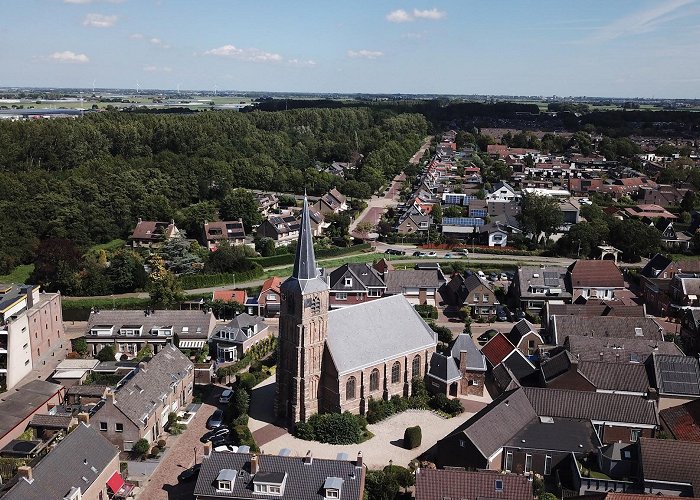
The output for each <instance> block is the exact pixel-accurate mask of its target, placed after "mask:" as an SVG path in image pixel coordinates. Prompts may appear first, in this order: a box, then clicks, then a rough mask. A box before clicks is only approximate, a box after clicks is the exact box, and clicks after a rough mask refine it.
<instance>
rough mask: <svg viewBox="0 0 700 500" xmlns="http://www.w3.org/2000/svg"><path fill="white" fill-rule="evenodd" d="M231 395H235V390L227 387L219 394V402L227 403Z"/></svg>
mask: <svg viewBox="0 0 700 500" xmlns="http://www.w3.org/2000/svg"><path fill="white" fill-rule="evenodd" d="M231 396H233V391H232V390H231V389H226V390H225V391H224V392H222V393H221V396H219V403H221V404H224V405H227V404H229V402H230V401H231Z"/></svg>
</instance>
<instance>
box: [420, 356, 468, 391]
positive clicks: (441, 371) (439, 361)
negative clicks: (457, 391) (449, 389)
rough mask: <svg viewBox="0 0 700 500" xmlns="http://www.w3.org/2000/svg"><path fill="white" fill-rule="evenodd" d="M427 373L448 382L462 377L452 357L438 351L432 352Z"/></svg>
mask: <svg viewBox="0 0 700 500" xmlns="http://www.w3.org/2000/svg"><path fill="white" fill-rule="evenodd" d="M428 375H430V376H431V377H433V378H436V379H438V380H441V381H443V382H445V383H448V384H449V383H452V382H454V381H456V380H459V379H461V378H462V375H461V374H460V373H459V369H458V368H457V363H455V360H454V358H453V357H451V356H445V355H444V354H440V353H439V352H434V353H433V355H432V356H431V357H430V368H428Z"/></svg>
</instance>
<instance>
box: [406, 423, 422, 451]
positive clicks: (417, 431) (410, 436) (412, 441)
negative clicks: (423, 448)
mask: <svg viewBox="0 0 700 500" xmlns="http://www.w3.org/2000/svg"><path fill="white" fill-rule="evenodd" d="M421 436H422V433H421V428H420V426H419V425H416V426H415V427H406V430H405V431H404V433H403V445H404V447H405V448H406V449H407V450H412V449H414V448H418V447H419V446H420V443H421Z"/></svg>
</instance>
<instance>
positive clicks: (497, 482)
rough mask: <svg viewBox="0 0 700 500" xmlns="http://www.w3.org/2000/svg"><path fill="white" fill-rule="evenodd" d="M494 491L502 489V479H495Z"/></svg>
mask: <svg viewBox="0 0 700 500" xmlns="http://www.w3.org/2000/svg"><path fill="white" fill-rule="evenodd" d="M496 491H503V479H496Z"/></svg>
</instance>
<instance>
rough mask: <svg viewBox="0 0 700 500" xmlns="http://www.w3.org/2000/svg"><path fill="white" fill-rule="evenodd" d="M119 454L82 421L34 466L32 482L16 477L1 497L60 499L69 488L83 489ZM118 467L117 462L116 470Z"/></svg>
mask: <svg viewBox="0 0 700 500" xmlns="http://www.w3.org/2000/svg"><path fill="white" fill-rule="evenodd" d="M118 454H119V450H118V449H117V448H116V447H115V446H114V445H113V444H112V443H110V442H109V441H108V440H107V439H106V438H105V437H103V436H102V435H101V434H100V433H99V432H98V431H97V430H95V429H94V428H93V427H90V426H86V425H85V424H82V423H81V424H80V425H78V427H76V428H75V430H73V432H71V433H69V434H68V435H67V436H66V437H65V438H64V439H63V441H61V442H60V443H59V445H58V446H56V448H54V449H53V450H52V451H50V452H49V453H48V454H47V455H46V456H45V457H44V458H42V459H41V461H39V463H38V464H37V465H35V466H34V467H33V471H32V475H33V478H34V481H32V483H31V484H29V483H28V482H27V481H25V480H24V479H19V480H18V481H17V483H16V484H15V486H14V487H12V488H11V489H10V490H9V491H8V492H7V494H6V495H5V496H4V497H3V498H4V499H6V500H15V499H16V500H34V499H36V500H44V499H48V498H63V497H65V496H66V495H67V494H68V492H69V491H70V489H71V488H72V487H79V488H80V489H81V490H82V491H83V492H84V491H85V490H86V489H87V488H89V487H90V485H92V483H93V482H94V481H95V480H96V479H97V478H98V476H99V475H100V474H102V472H103V471H104V469H105V468H106V467H107V465H109V463H110V462H111V461H112V460H114V459H115V458H116V457H117V455H118ZM85 461H87V463H86V462H85ZM93 468H94V469H95V470H93ZM118 470H119V463H118V462H117V464H116V467H115V472H116V471H118Z"/></svg>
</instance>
